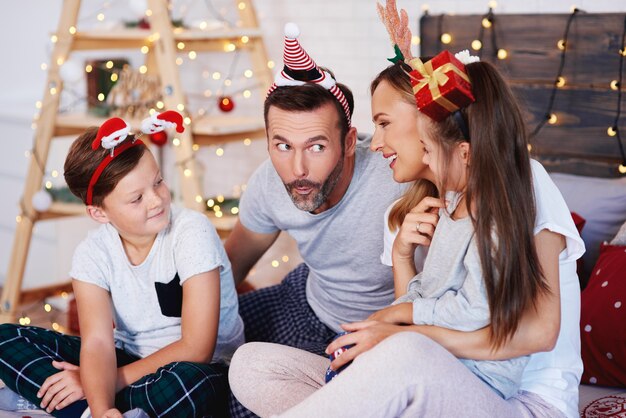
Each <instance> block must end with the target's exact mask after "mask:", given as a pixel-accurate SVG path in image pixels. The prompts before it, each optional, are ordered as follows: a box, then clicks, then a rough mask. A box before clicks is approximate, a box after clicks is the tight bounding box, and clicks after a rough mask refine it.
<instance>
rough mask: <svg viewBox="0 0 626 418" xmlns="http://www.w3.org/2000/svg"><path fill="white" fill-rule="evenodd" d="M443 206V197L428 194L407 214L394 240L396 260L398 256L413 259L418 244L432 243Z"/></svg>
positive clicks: (427, 244) (426, 244)
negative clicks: (439, 212) (440, 209)
mask: <svg viewBox="0 0 626 418" xmlns="http://www.w3.org/2000/svg"><path fill="white" fill-rule="evenodd" d="M443 207H444V202H443V201H442V200H441V199H438V198H436V197H430V196H427V197H425V198H423V199H422V200H421V201H420V202H419V203H418V204H417V206H415V207H414V208H413V209H411V211H410V212H409V213H407V214H406V216H405V217H404V221H402V226H400V231H399V232H398V235H397V236H396V239H395V241H394V242H393V250H392V251H393V256H394V261H395V258H396V257H397V258H399V259H410V260H411V261H413V256H414V253H415V247H416V246H418V245H424V246H429V245H430V241H431V239H432V237H433V234H434V233H435V227H436V226H437V222H438V221H439V215H438V211H439V208H443Z"/></svg>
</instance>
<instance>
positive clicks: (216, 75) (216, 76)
mask: <svg viewBox="0 0 626 418" xmlns="http://www.w3.org/2000/svg"><path fill="white" fill-rule="evenodd" d="M220 78H222V74H220V72H219V71H216V72H214V73H213V80H219V79H220Z"/></svg>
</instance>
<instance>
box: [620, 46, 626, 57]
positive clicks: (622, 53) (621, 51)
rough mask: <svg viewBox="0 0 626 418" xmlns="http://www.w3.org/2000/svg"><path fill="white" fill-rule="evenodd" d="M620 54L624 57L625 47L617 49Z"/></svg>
mask: <svg viewBox="0 0 626 418" xmlns="http://www.w3.org/2000/svg"><path fill="white" fill-rule="evenodd" d="M619 53H620V55H622V56H624V57H626V48H622V49H620V50H619Z"/></svg>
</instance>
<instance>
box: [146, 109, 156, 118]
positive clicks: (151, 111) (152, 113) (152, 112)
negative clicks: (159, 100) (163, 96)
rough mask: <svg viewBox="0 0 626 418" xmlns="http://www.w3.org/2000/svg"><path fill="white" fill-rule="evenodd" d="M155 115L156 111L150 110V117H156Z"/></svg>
mask: <svg viewBox="0 0 626 418" xmlns="http://www.w3.org/2000/svg"><path fill="white" fill-rule="evenodd" d="M155 113H156V110H154V109H150V110H148V114H149V115H150V116H152V115H154V114H155Z"/></svg>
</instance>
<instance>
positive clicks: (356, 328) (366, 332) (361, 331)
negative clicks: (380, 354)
mask: <svg viewBox="0 0 626 418" xmlns="http://www.w3.org/2000/svg"><path fill="white" fill-rule="evenodd" d="M341 327H342V328H343V329H345V330H346V331H348V332H349V334H346V335H342V336H341V337H339V338H337V339H335V340H334V341H333V342H332V343H330V344H329V345H328V347H327V348H326V352H327V353H332V352H333V351H336V350H338V349H339V348H341V347H344V346H349V345H354V346H353V347H350V349H348V350H346V351H345V352H343V353H342V354H341V355H340V356H338V357H337V358H336V359H335V360H333V362H332V363H330V367H331V369H333V370H338V369H339V368H340V367H341V366H343V365H344V364H347V363H349V362H351V361H352V360H354V359H355V358H356V357H357V356H359V355H360V354H362V353H365V352H366V351H367V350H369V349H371V348H373V347H375V346H376V345H377V344H378V343H379V342H381V341H382V340H384V339H385V338H387V337H389V336H391V335H393V334H395V333H397V332H402V331H404V330H405V327H403V326H401V325H394V324H389V323H385V322H378V321H362V322H353V323H350V324H343V325H342V326H341Z"/></svg>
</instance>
